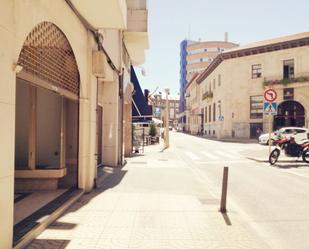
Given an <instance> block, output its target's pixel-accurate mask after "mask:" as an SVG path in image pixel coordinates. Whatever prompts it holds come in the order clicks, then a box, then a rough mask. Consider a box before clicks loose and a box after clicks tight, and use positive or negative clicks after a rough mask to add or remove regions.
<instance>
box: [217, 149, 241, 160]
mask: <svg viewBox="0 0 309 249" xmlns="http://www.w3.org/2000/svg"><path fill="white" fill-rule="evenodd" d="M216 154H218V155H220V156H222V157H223V158H224V157H226V158H230V159H237V158H239V157H240V156H237V155H232V154H229V153H226V152H223V151H216Z"/></svg>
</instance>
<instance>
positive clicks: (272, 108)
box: [263, 101, 278, 115]
mask: <svg viewBox="0 0 309 249" xmlns="http://www.w3.org/2000/svg"><path fill="white" fill-rule="evenodd" d="M277 111H278V105H277V102H268V101H265V102H264V105H263V113H264V114H266V115H277Z"/></svg>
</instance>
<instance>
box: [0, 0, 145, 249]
mask: <svg viewBox="0 0 309 249" xmlns="http://www.w3.org/2000/svg"><path fill="white" fill-rule="evenodd" d="M145 2H146V1H141V0H139V1H137V0H136V1H133V0H132V1H123V0H115V1H108V3H107V2H101V3H98V2H97V5H95V4H91V3H86V2H84V1H79V0H72V1H69V0H67V1H61V0H55V1H52V2H51V1H47V0H42V1H5V2H4V3H2V6H1V10H0V12H1V17H0V33H1V37H3V38H5V39H1V41H0V47H1V51H2V52H1V56H0V65H1V67H0V71H1V75H3V77H2V80H1V81H0V89H1V91H0V116H1V120H2V122H1V125H0V126H1V129H0V133H1V134H0V135H1V143H0V145H1V150H2V156H1V158H0V164H1V171H0V192H1V193H0V194H1V199H0V206H1V213H0V219H1V222H2V224H1V228H0V248H3V249H10V248H12V247H13V244H14V246H16V245H17V244H19V243H24V245H25V244H26V243H27V242H29V240H30V239H31V237H29V238H27V239H24V237H23V239H20V240H19V239H16V240H14V241H13V228H14V224H15V221H14V213H15V212H16V206H14V198H15V196H18V194H20V193H21V192H23V191H26V192H31V193H32V192H35V191H41V190H49V191H52V190H59V189H71V188H74V189H80V190H82V191H84V192H89V191H91V190H92V188H93V187H94V184H95V182H96V179H97V172H98V166H100V165H102V164H103V165H107V166H111V167H116V166H118V165H121V164H122V163H123V157H124V150H123V148H124V145H125V139H124V138H125V136H126V134H127V133H128V131H126V130H125V128H124V125H123V123H124V120H125V117H124V115H123V109H124V106H125V104H126V102H125V99H124V96H125V95H126V94H131V93H132V89H130V86H131V84H130V65H131V64H133V65H134V64H135V65H137V64H140V63H143V61H144V49H146V48H147V46H148V38H147V9H146V5H145ZM111 11H112V12H113V15H112V18H111V15H110V12H111ZM81 16H82V17H83V18H81ZM127 120H129V119H127ZM128 122H130V121H128ZM126 132H127V133H126ZM130 135H131V134H130ZM14 238H15V237H14Z"/></svg>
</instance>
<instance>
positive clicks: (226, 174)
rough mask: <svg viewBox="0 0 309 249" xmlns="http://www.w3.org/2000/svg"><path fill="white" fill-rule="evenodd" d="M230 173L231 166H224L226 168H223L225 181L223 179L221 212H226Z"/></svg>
mask: <svg viewBox="0 0 309 249" xmlns="http://www.w3.org/2000/svg"><path fill="white" fill-rule="evenodd" d="M228 175H229V168H228V167H224V169H223V181H222V194H221V205H220V212H221V213H226V195H227V181H228Z"/></svg>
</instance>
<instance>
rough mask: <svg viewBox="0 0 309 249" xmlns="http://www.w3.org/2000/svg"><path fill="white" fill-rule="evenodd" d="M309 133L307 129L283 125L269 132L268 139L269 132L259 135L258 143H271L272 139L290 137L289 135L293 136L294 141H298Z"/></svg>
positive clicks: (305, 137)
mask: <svg viewBox="0 0 309 249" xmlns="http://www.w3.org/2000/svg"><path fill="white" fill-rule="evenodd" d="M308 133H309V129H307V128H300V127H284V128H281V129H279V130H277V131H274V132H272V133H271V136H270V141H269V134H268V133H264V134H262V135H260V136H259V143H260V144H265V145H268V144H269V142H271V143H273V141H274V140H276V139H278V138H285V137H286V138H290V137H291V136H294V137H295V140H296V141H300V140H302V139H307V134H308Z"/></svg>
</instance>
